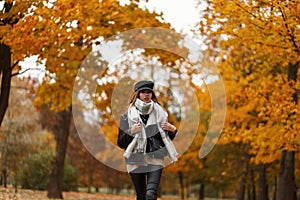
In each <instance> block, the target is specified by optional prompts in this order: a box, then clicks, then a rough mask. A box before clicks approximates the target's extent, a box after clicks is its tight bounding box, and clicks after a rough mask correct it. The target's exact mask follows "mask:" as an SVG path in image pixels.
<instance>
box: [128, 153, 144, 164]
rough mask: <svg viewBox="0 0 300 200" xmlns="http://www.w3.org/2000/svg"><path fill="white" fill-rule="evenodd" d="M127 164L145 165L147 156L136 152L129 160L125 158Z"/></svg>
mask: <svg viewBox="0 0 300 200" xmlns="http://www.w3.org/2000/svg"><path fill="white" fill-rule="evenodd" d="M125 162H126V164H128V165H145V164H146V161H145V155H144V153H143V152H134V153H132V154H131V155H130V156H129V158H125Z"/></svg>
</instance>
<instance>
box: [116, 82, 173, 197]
mask: <svg viewBox="0 0 300 200" xmlns="http://www.w3.org/2000/svg"><path fill="white" fill-rule="evenodd" d="M153 87H154V82H152V81H139V82H137V83H136V84H135V85H134V91H135V93H134V95H133V97H132V98H131V100H130V105H129V108H128V110H127V112H126V113H124V114H123V115H122V116H121V119H120V126H119V134H118V146H119V147H120V148H122V149H125V152H124V157H125V162H126V164H127V170H128V172H129V174H130V177H131V180H132V182H133V185H134V187H135V191H136V199H137V200H146V199H147V200H155V199H157V191H158V186H159V182H160V178H161V174H162V168H163V166H164V157H165V156H167V155H168V156H169V158H170V160H171V162H175V161H176V160H177V157H176V156H177V152H176V149H175V147H174V145H173V143H172V141H171V140H173V139H174V138H175V136H176V134H177V129H176V127H175V126H174V125H172V124H170V123H169V122H167V117H168V115H167V113H166V112H165V111H164V110H163V108H162V107H161V106H160V105H159V103H158V102H157V98H156V96H155V94H154V92H153Z"/></svg>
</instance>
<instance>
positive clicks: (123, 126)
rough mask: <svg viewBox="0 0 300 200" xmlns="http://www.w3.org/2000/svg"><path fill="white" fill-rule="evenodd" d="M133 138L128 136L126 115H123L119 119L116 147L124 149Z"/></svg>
mask: <svg viewBox="0 0 300 200" xmlns="http://www.w3.org/2000/svg"><path fill="white" fill-rule="evenodd" d="M133 138H134V136H132V135H130V129H129V124H128V120H127V113H125V114H123V115H122V116H121V119H120V125H119V133H118V142H117V143H118V146H119V147H120V148H122V149H126V148H127V146H128V145H129V144H130V143H131V142H132V140H133Z"/></svg>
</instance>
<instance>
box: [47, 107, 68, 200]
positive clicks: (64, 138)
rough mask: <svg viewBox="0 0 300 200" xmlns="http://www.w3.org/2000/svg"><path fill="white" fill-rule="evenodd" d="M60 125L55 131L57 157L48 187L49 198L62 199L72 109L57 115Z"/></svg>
mask: <svg viewBox="0 0 300 200" xmlns="http://www.w3.org/2000/svg"><path fill="white" fill-rule="evenodd" d="M57 115H58V116H59V117H58V123H57V124H56V126H55V128H54V129H53V131H55V133H54V135H55V140H56V155H55V158H54V163H53V168H52V173H51V177H50V182H49V186H48V194H47V196H48V197H49V198H54V199H62V198H63V196H62V185H63V176H64V162H65V155H66V149H67V143H68V137H69V132H70V123H71V109H69V111H62V112H60V113H57Z"/></svg>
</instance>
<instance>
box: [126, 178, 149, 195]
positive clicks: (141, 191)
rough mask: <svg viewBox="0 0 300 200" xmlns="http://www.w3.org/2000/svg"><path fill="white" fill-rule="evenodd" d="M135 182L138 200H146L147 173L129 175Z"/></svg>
mask: <svg viewBox="0 0 300 200" xmlns="http://www.w3.org/2000/svg"><path fill="white" fill-rule="evenodd" d="M129 174H130V177H131V180H132V182H133V185H134V188H135V192H136V200H146V173H129Z"/></svg>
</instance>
